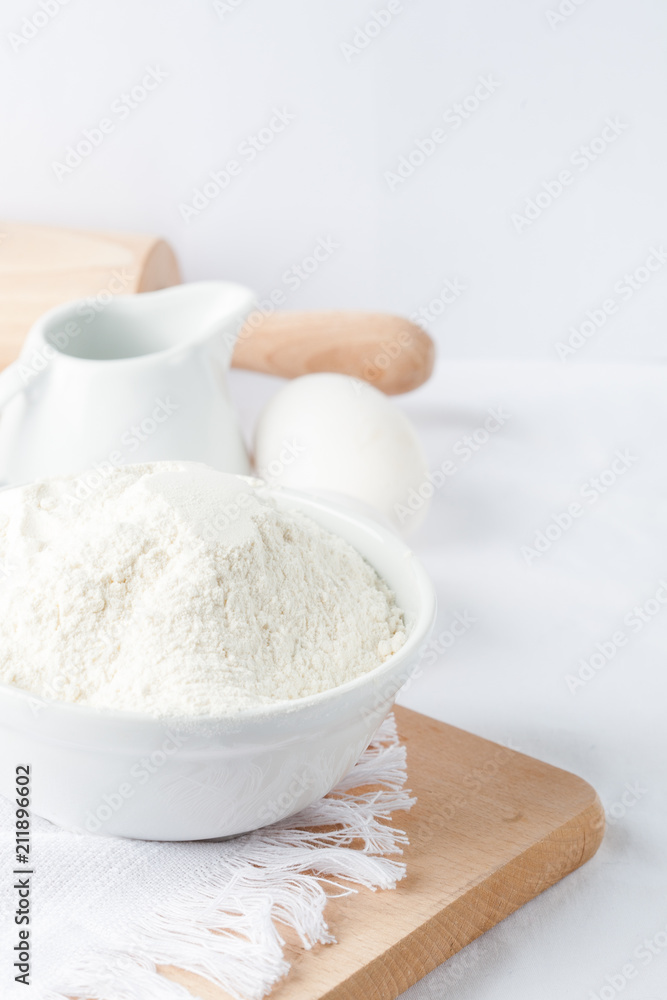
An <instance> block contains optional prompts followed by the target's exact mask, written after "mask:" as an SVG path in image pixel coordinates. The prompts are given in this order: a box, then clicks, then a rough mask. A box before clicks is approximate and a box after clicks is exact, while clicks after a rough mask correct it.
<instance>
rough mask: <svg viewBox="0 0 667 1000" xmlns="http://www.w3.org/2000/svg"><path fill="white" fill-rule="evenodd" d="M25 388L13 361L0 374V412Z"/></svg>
mask: <svg viewBox="0 0 667 1000" xmlns="http://www.w3.org/2000/svg"><path fill="white" fill-rule="evenodd" d="M25 388H26V383H25V381H24V380H23V379H22V378H21V376H20V375H19V364H18V362H17V361H14V362H12V364H11V365H8V366H7V367H6V368H5V370H4V371H2V372H0V410H1V409H2V408H3V407H4V405H5V403H8V402H9V401H10V399H13V398H14V396H18V394H19V393H20V392H23V390H24V389H25Z"/></svg>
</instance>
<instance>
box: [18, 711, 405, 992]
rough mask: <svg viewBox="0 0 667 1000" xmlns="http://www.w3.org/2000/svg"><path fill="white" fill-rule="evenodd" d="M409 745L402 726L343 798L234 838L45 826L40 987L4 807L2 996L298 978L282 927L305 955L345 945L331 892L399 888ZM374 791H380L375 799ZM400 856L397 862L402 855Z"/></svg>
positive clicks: (37, 930)
mask: <svg viewBox="0 0 667 1000" xmlns="http://www.w3.org/2000/svg"><path fill="white" fill-rule="evenodd" d="M405 782H406V762H405V748H404V747H402V746H401V745H400V743H399V740H398V737H397V734H396V727H395V722H394V720H393V718H391V717H390V718H389V719H387V720H386V722H385V723H384V724H383V726H382V728H381V729H380V731H379V732H378V734H377V736H376V738H375V739H374V741H373V743H372V744H371V745H370V747H369V748H368V750H366V752H365V753H364V755H363V756H362V757H361V759H360V760H359V762H358V763H357V764H356V766H355V767H354V768H353V770H352V771H351V772H350V774H349V775H348V776H347V777H346V778H345V779H344V780H343V781H342V782H341V783H340V785H338V787H337V788H336V789H335V791H333V792H332V793H331V794H330V795H328V796H326V797H325V798H323V799H321V800H320V801H319V802H317V803H315V804H314V805H312V806H310V807H309V808H308V809H305V810H304V811H303V812H301V813H299V815H297V816H292V817H290V818H289V819H287V820H283V821H282V822H280V823H277V824H275V825H274V826H270V827H267V828H265V829H263V830H259V831H257V832H255V833H251V834H246V835H244V836H242V837H237V838H235V839H233V840H228V841H224V842H211V841H205V842H189V843H154V842H148V841H135V840H122V839H118V838H111V837H97V836H88V835H83V834H77V833H70V832H68V831H65V830H61V829H59V828H58V827H56V826H53V825H52V824H51V823H48V822H46V821H45V820H40V819H38V818H36V817H33V820H32V832H31V840H32V848H31V850H32V865H31V868H32V869H33V870H34V875H33V876H32V899H31V911H32V912H31V935H30V940H31V950H32V952H33V954H32V970H31V985H30V987H29V988H26V986H25V985H23V984H20V983H15V982H14V979H13V976H14V971H15V970H12V968H11V965H12V963H13V961H14V959H13V958H12V955H13V954H15V953H14V952H13V951H12V948H13V946H14V945H15V944H17V943H18V933H17V932H18V928H17V927H16V925H15V923H14V910H15V909H16V890H14V889H13V888H12V886H13V878H14V876H12V874H11V872H12V871H13V869H14V868H15V867H16V865H15V863H14V829H13V819H14V816H13V809H12V807H11V806H10V804H9V802H7V801H6V800H5V799H3V798H0V838H1V840H0V843H1V845H2V857H3V858H4V864H3V866H2V871H3V873H4V874H3V877H2V879H1V881H0V899H1V903H2V905H1V908H0V927H1V928H2V934H1V935H0V939H1V940H2V942H3V955H2V961H1V962H0V996H1V997H2V998H3V1000H5V998H7V1000H9V998H12V1000H13V998H14V997H20V998H22V1000H25V998H26V997H29V1000H66V998H85V1000H147V998H150V1000H192V994H191V993H189V992H188V991H187V990H186V989H185V988H184V987H183V986H180V985H179V984H177V983H174V982H171V981H169V980H167V979H165V978H164V976H162V975H160V973H159V972H158V971H157V968H156V967H157V966H176V967H177V968H181V969H186V970H188V971H191V972H194V973H197V974H198V975H200V976H203V977H204V978H205V979H208V980H209V981H210V982H212V983H214V984H216V985H217V986H220V987H221V988H222V989H224V990H226V991H227V992H228V993H229V994H230V995H231V996H232V997H235V998H237V1000H255V998H260V997H264V996H266V995H267V994H268V993H269V992H270V991H271V988H272V987H273V986H274V985H275V984H276V983H277V982H278V981H279V980H280V979H281V978H282V977H283V976H285V975H286V973H287V972H288V971H289V963H288V962H287V960H286V958H285V955H284V941H283V938H282V936H281V933H280V929H279V927H281V926H283V927H284V926H287V927H289V928H292V930H293V931H294V932H296V934H297V935H298V937H299V939H300V940H301V943H302V945H303V947H304V948H311V947H312V946H313V945H314V944H316V943H325V944H330V945H331V946H332V947H335V946H336V945H335V941H334V938H333V937H332V935H331V934H330V933H329V930H328V928H327V924H326V903H327V899H328V898H329V897H330V896H332V895H340V894H346V893H354V892H356V891H357V890H356V889H355V888H353V886H354V885H357V886H365V887H366V888H367V889H373V890H375V889H392V888H394V887H395V885H396V882H397V881H398V880H399V879H401V878H403V876H404V874H405V866H404V864H403V863H402V862H401V861H399V860H397V859H396V857H395V856H396V855H400V854H401V853H402V851H401V848H402V846H404V845H405V844H406V843H407V840H406V837H405V834H404V833H403V832H402V831H401V830H397V829H395V828H394V827H392V825H391V816H392V813H394V812H395V811H398V810H405V809H409V808H410V807H411V806H412V805H413V803H414V799H411V798H410V796H409V793H408V791H407V790H406V789H405V787H404V786H405ZM369 789H372V790H369ZM392 855H393V856H394V857H391V856H392Z"/></svg>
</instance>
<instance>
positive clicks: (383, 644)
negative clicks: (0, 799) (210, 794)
mask: <svg viewBox="0 0 667 1000" xmlns="http://www.w3.org/2000/svg"><path fill="white" fill-rule="evenodd" d="M89 492H90V491H89ZM85 493H86V490H85V489H84V490H82V488H81V481H80V480H76V479H74V478H70V479H66V478H62V479H51V480H45V481H43V482H41V483H36V484H32V485H30V486H26V487H22V488H19V489H14V490H11V491H7V492H5V493H0V569H3V568H4V574H5V575H4V577H3V575H2V574H1V573H0V681H2V682H4V683H9V684H15V685H17V686H18V687H21V688H25V689H27V690H29V691H31V692H33V693H34V694H35V695H37V696H41V697H50V698H58V699H62V700H65V701H70V702H83V703H86V704H88V705H95V706H99V707H108V708H117V709H129V710H134V711H142V712H148V713H150V714H152V715H156V716H165V715H200V714H214V715H222V714H229V713H234V712H236V711H238V710H240V709H244V708H248V707H252V706H259V705H266V704H270V703H272V702H275V701H279V700H283V699H293V698H299V697H301V696H303V695H309V694H314V693H316V692H319V691H325V690H327V689H329V688H332V687H335V686H337V685H338V684H341V683H343V682H344V681H347V680H350V679H352V678H354V677H356V676H358V675H359V674H362V673H365V672H366V671H368V670H371V669H372V668H373V667H375V666H377V665H378V664H380V663H381V662H382V661H383V660H385V659H387V657H388V656H389V655H390V654H391V653H392V652H394V651H396V650H397V649H399V648H400V646H402V645H403V642H404V641H405V625H404V620H403V615H402V613H401V611H400V609H399V608H398V607H397V606H396V604H395V602H394V599H393V596H392V594H391V593H390V591H389V590H388V589H387V587H386V586H385V584H384V583H383V581H381V580H380V578H379V577H378V575H377V573H376V572H375V570H373V569H372V567H371V566H370V565H369V564H368V563H367V562H365V561H364V559H363V558H362V557H361V556H360V555H359V554H358V553H357V552H356V551H355V550H354V549H353V548H352V547H351V546H350V545H348V544H347V542H344V541H343V540H342V539H341V538H339V537H338V536H336V535H332V534H330V533H329V532H327V531H325V530H324V529H323V528H321V527H319V525H317V524H316V523H315V522H314V521H312V520H311V519H310V518H308V517H305V516H303V515H300V514H298V513H287V512H282V511H279V510H278V509H277V508H276V507H275V505H274V504H273V502H272V501H271V500H270V499H268V498H267V497H266V496H263V491H262V489H261V487H259V486H258V485H257V482H256V481H251V480H246V479H243V478H240V477H236V476H229V475H225V474H223V473H219V472H214V471H213V470H211V469H208V468H207V467H206V466H204V465H199V464H195V463H182V462H178V463H175V462H168V463H167V462H158V463H152V464H150V465H140V466H129V467H127V468H123V469H117V470H115V471H114V472H113V473H112V474H111V475H109V476H108V477H107V478H105V479H103V480H101V482H100V484H99V485H98V486H97V488H96V489H95V490H94V491H92V492H91V493H90V495H89V496H87V497H86V496H85Z"/></svg>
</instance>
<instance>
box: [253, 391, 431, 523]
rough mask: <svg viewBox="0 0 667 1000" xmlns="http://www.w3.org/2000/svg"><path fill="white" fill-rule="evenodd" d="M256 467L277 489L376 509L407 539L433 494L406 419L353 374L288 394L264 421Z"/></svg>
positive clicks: (282, 393) (283, 394) (258, 429)
mask: <svg viewBox="0 0 667 1000" xmlns="http://www.w3.org/2000/svg"><path fill="white" fill-rule="evenodd" d="M255 465H256V469H257V473H258V475H260V476H261V477H262V478H263V479H266V480H267V481H268V482H269V483H271V484H273V485H279V486H288V487H290V488H292V489H298V490H314V491H317V492H322V493H340V494H344V495H345V496H347V497H351V498H353V499H354V500H356V501H358V502H360V503H361V504H366V505H369V506H370V507H371V508H373V509H374V510H376V511H379V512H380V513H381V514H382V515H383V516H384V517H385V518H387V519H388V520H389V521H390V522H391V524H393V525H394V527H395V528H397V529H398V530H399V531H400V532H402V533H403V534H409V533H410V532H411V531H413V530H414V529H415V528H416V527H417V526H418V525H419V524H421V522H422V520H423V519H424V516H425V515H426V511H427V509H428V505H429V494H430V493H431V492H432V489H433V488H432V486H431V484H430V482H429V480H428V478H427V474H428V465H427V463H426V457H425V455H424V452H423V449H422V446H421V444H420V442H419V438H418V437H417V434H416V432H415V430H414V428H413V426H412V424H411V423H410V421H409V420H408V418H407V417H406V415H405V414H404V413H403V412H402V411H401V410H399V409H398V407H396V406H394V405H393V404H392V403H391V402H390V401H389V399H388V397H387V396H385V395H384V394H383V393H382V392H380V391H379V390H378V389H375V388H374V387H373V386H371V385H368V384H367V383H366V382H361V381H360V380H359V379H355V378H351V377H349V376H347V375H334V374H328V373H319V374H313V375H303V376H302V377H301V378H296V379H294V380H293V381H291V382H288V383H287V384H286V385H285V386H284V387H283V388H282V389H280V390H279V391H278V392H277V393H276V395H275V396H274V397H273V398H272V399H270V400H269V402H268V403H267V404H266V406H265V407H264V409H263V411H262V413H261V414H260V417H259V420H258V422H257V427H256V429H255ZM420 490H421V492H420Z"/></svg>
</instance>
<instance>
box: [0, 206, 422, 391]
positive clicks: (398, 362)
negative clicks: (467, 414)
mask: <svg viewBox="0 0 667 1000" xmlns="http://www.w3.org/2000/svg"><path fill="white" fill-rule="evenodd" d="M180 280H181V279H180V274H179V269H178V262H177V260H176V257H175V255H174V252H173V250H172V249H171V247H170V246H169V245H168V244H167V243H165V241H164V240H161V239H159V238H158V237H156V236H140V235H137V234H132V233H107V232H87V231H83V230H70V229H56V228H48V227H45V226H29V225H24V224H20V223H10V222H5V223H0V368H4V367H5V366H6V365H8V364H9V363H10V362H11V361H14V359H15V358H16V357H17V355H18V353H19V350H20V348H21V344H22V342H23V338H24V337H25V335H26V333H27V332H28V330H29V329H30V326H31V325H32V324H33V323H34V321H35V320H36V319H37V318H38V317H39V316H41V315H42V313H44V312H46V311H47V310H48V309H51V308H52V307H53V306H56V305H59V304H60V303H62V302H67V301H69V300H71V299H83V298H91V299H93V300H94V302H95V303H97V304H98V306H100V307H103V305H104V303H105V302H106V301H107V300H108V297H109V296H110V295H122V294H128V293H132V292H148V291H155V290H156V289H159V288H167V287H169V286H170V285H176V284H179V282H180ZM272 309H273V306H272V305H271V303H269V307H268V308H267V307H266V306H264V307H263V311H261V310H257V311H256V312H255V313H254V314H253V315H252V316H251V317H249V321H248V323H247V324H246V325H245V326H244V327H243V329H242V330H241V332H240V335H239V340H238V343H237V346H236V349H235V351H234V356H233V358H232V364H233V365H234V367H236V368H248V369H250V370H252V371H257V372H264V373H266V374H269V375H280V376H282V377H284V378H296V377H297V376H299V375H307V374H310V373H311V372H340V373H342V374H347V375H352V376H354V377H356V378H360V379H363V380H365V381H367V382H370V383H371V384H372V385H374V386H376V388H378V389H381V390H382V391H383V392H385V393H388V394H392V395H393V394H396V393H402V392H409V391H410V390H411V389H416V388H417V387H418V386H420V385H421V384H422V383H423V382H425V381H426V379H427V378H428V377H429V376H430V374H431V372H432V370H433V363H434V358H435V348H434V344H433V341H432V340H431V338H430V337H429V336H428V334H427V333H425V332H424V330H422V329H421V328H420V327H419V326H416V325H415V324H414V323H411V322H410V321H409V320H406V319H402V318H401V317H398V316H389V315H385V314H383V313H370V312H351V311H350V312H346V311H344V310H333V311H322V312H288V311H282V310H275V311H271V310H272Z"/></svg>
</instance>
